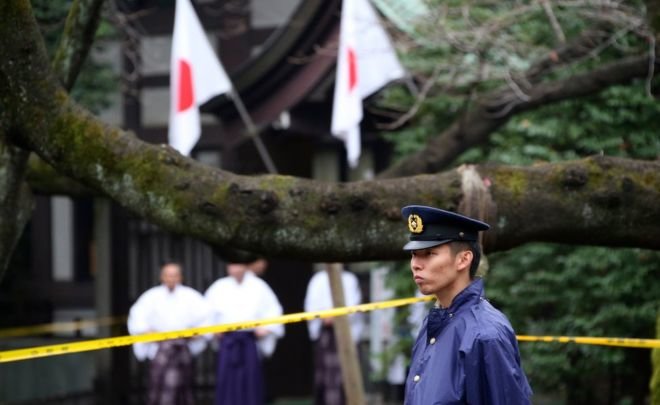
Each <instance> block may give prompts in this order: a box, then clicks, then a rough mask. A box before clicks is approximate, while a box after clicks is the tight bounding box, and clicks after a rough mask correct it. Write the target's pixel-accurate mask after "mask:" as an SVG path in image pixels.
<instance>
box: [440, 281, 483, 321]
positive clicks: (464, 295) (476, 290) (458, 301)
mask: <svg viewBox="0 0 660 405" xmlns="http://www.w3.org/2000/svg"><path fill="white" fill-rule="evenodd" d="M483 296H484V281H483V280H482V279H481V278H476V279H474V280H473V281H472V282H471V283H470V284H469V285H468V286H467V287H465V288H464V289H463V291H461V292H459V293H458V294H457V295H456V296H455V297H454V299H453V300H452V302H451V305H449V308H447V309H448V310H449V312H452V313H453V312H456V310H458V309H459V308H460V307H462V306H463V305H465V304H467V303H470V302H472V301H474V300H476V299H478V298H480V297H483Z"/></svg>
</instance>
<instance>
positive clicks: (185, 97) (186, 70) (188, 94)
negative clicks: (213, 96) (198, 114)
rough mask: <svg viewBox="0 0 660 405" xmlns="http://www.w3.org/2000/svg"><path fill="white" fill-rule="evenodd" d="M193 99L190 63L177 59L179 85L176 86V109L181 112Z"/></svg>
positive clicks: (188, 106) (189, 105) (190, 104)
mask: <svg viewBox="0 0 660 405" xmlns="http://www.w3.org/2000/svg"><path fill="white" fill-rule="evenodd" d="M194 101H195V95H194V93H193V77H192V70H191V69H190V64H189V63H188V62H186V61H185V60H183V59H179V85H178V86H177V106H176V111H177V112H182V111H185V110H187V109H189V108H190V107H191V106H192V105H193V102H194Z"/></svg>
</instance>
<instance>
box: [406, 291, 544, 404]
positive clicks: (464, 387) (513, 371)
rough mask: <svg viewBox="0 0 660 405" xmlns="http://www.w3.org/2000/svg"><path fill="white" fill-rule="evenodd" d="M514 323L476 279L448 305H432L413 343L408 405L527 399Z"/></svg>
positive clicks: (528, 390)
mask: <svg viewBox="0 0 660 405" xmlns="http://www.w3.org/2000/svg"><path fill="white" fill-rule="evenodd" d="M531 395H532V390H531V388H530V386H529V383H528V382H527V377H526V376H525V373H524V372H523V370H522V367H521V365H520V354H519V352H518V342H517V341H516V336H515V334H514V332H513V328H512V327H511V324H510V323H509V321H508V320H507V318H506V317H505V316H504V314H502V313H501V312H500V311H498V310H497V309H495V308H494V307H493V306H492V305H491V304H490V303H489V302H488V301H486V299H485V297H484V291H483V281H482V280H480V279H477V280H475V281H473V282H472V283H471V284H470V285H469V286H468V287H467V288H466V289H465V290H463V291H461V292H460V293H459V294H458V295H457V296H456V297H455V298H454V300H453V302H452V303H451V306H450V307H449V308H446V309H445V308H433V309H431V311H430V312H429V315H428V316H427V317H426V319H425V321H424V325H423V327H422V329H421V331H420V333H419V336H418V337H417V342H416V343H415V346H414V347H413V358H412V363H411V366H410V372H409V374H408V377H407V379H406V399H405V404H406V405H435V404H438V405H439V404H443V405H449V404H475V405H476V404H501V405H517V404H529V403H531V402H530V397H531Z"/></svg>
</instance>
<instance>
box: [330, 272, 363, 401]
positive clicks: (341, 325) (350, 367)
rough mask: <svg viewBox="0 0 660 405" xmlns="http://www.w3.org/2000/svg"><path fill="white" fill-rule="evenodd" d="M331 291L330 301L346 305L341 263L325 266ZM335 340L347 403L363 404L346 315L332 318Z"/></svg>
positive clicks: (361, 386)
mask: <svg viewBox="0 0 660 405" xmlns="http://www.w3.org/2000/svg"><path fill="white" fill-rule="evenodd" d="M326 271H327V272H328V279H329V280H330V290H331V291H332V302H333V304H334V306H335V308H337V307H344V306H346V300H345V299H344V287H343V284H342V282H341V272H342V265H341V264H339V263H332V264H329V265H328V267H327V268H326ZM333 326H334V328H333V329H334V331H335V340H336V341H337V352H338V353H339V363H340V364H341V377H342V381H343V383H344V392H345V393H346V403H347V404H348V405H363V404H364V403H365V401H364V386H363V384H362V372H361V370H360V363H359V361H358V355H357V349H356V347H355V345H354V344H353V339H352V338H351V328H350V325H349V323H348V317H347V316H340V317H337V318H334V322H333Z"/></svg>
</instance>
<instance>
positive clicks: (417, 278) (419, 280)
mask: <svg viewBox="0 0 660 405" xmlns="http://www.w3.org/2000/svg"><path fill="white" fill-rule="evenodd" d="M413 279H414V280H415V283H416V284H421V283H423V282H424V278H423V277H421V276H415V277H414V278H413Z"/></svg>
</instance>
